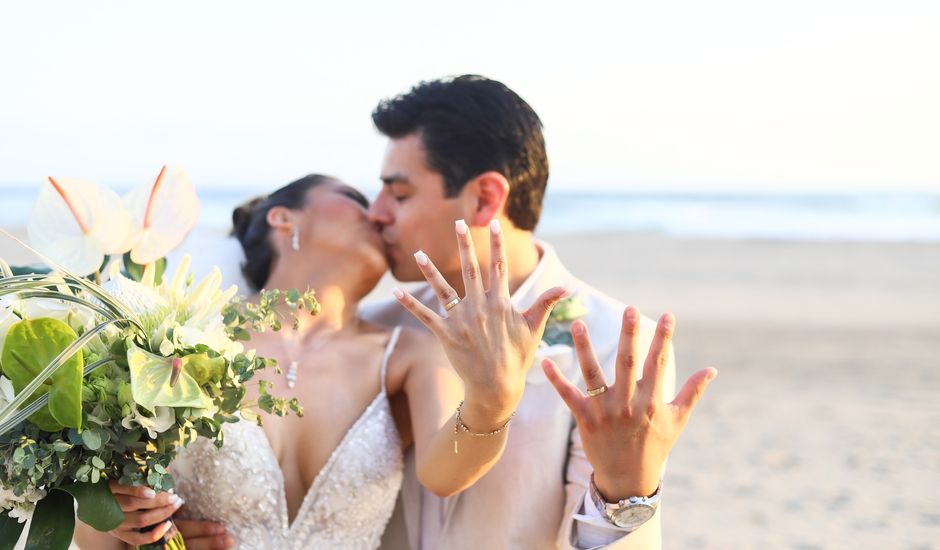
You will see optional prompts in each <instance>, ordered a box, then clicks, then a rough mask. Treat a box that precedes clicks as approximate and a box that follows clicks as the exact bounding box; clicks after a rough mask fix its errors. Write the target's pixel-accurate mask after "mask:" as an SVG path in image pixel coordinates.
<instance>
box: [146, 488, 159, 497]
mask: <svg viewBox="0 0 940 550" xmlns="http://www.w3.org/2000/svg"><path fill="white" fill-rule="evenodd" d="M155 496H157V492H156V491H154V490H153V489H150V488H147V489H144V498H154V497H155Z"/></svg>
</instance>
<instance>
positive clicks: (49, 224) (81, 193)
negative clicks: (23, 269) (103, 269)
mask: <svg viewBox="0 0 940 550" xmlns="http://www.w3.org/2000/svg"><path fill="white" fill-rule="evenodd" d="M48 181H49V185H43V186H42V188H41V189H40V190H39V197H38V198H37V199H36V205H35V206H34V207H33V211H32V213H31V214H30V216H29V223H28V224H27V227H26V228H27V231H28V233H29V240H30V243H31V244H32V246H33V247H34V248H35V249H36V251H37V252H39V253H40V254H42V255H43V256H45V257H47V258H49V259H51V260H53V261H54V262H56V263H58V264H60V265H62V266H63V267H65V268H66V269H68V270H69V271H71V272H73V273H75V274H76V275H82V276H83V275H88V274H89V273H93V272H95V271H96V270H97V269H98V268H99V267H100V266H101V264H102V262H103V261H104V258H105V256H106V255H109V254H121V253H124V252H126V251H127V250H129V249H130V247H131V245H133V243H134V242H136V241H137V238H138V235H139V231H138V230H136V229H135V228H134V225H133V224H132V223H131V217H130V215H129V213H128V212H127V210H126V209H125V208H124V206H123V204H122V202H121V198H120V197H119V196H118V195H117V193H115V192H114V191H112V190H110V189H108V188H106V187H102V186H99V185H97V184H95V183H92V182H89V181H83V180H77V179H71V178H52V177H49V178H48Z"/></svg>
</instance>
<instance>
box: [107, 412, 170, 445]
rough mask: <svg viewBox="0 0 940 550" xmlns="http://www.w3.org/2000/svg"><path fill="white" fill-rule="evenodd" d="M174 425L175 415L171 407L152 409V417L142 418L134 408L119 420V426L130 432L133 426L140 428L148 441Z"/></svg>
mask: <svg viewBox="0 0 940 550" xmlns="http://www.w3.org/2000/svg"><path fill="white" fill-rule="evenodd" d="M175 424H176V414H174V412H173V407H154V415H153V416H152V417H150V416H144V415H142V414H140V410H139V409H138V408H137V407H136V406H132V407H131V414H129V415H127V416H125V417H124V418H123V419H121V426H124V427H125V428H126V429H128V430H131V429H133V428H134V426H135V425H136V426H140V427H141V428H144V429H145V430H147V435H148V436H150V439H156V438H157V434H161V433H163V432H165V431H167V430H169V429H170V428H172V427H173V426H174V425H175Z"/></svg>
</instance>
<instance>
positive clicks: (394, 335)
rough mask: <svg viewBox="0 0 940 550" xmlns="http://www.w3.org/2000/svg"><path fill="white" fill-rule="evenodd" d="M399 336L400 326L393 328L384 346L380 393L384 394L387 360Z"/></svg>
mask: <svg viewBox="0 0 940 550" xmlns="http://www.w3.org/2000/svg"><path fill="white" fill-rule="evenodd" d="M399 336H401V325H399V326H397V327H395V329H394V330H392V336H391V337H390V338H389V339H388V344H385V353H384V354H383V355H382V368H381V373H382V374H381V376H382V393H385V373H386V372H388V358H389V357H391V356H392V351H393V350H394V349H395V344H397V343H398V337H399Z"/></svg>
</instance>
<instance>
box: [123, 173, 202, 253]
mask: <svg viewBox="0 0 940 550" xmlns="http://www.w3.org/2000/svg"><path fill="white" fill-rule="evenodd" d="M124 205H125V207H126V208H127V211H128V212H129V213H130V215H131V217H132V219H133V222H134V224H135V225H136V227H137V228H138V230H139V231H140V233H139V238H138V240H137V242H136V244H134V246H133V248H132V249H131V260H132V261H133V262H134V263H137V264H140V265H146V264H149V263H152V262H155V261H157V260H159V259H160V258H162V257H164V256H166V255H167V254H168V253H169V252H170V251H171V250H173V249H174V248H176V247H177V246H179V244H180V243H181V242H183V239H184V238H185V237H186V234H187V233H189V231H190V230H191V229H192V228H193V226H195V225H196V220H198V219H199V197H198V196H197V195H196V189H195V188H194V187H193V183H192V182H191V181H190V180H189V176H187V175H186V173H185V172H183V170H181V169H179V168H174V169H171V170H167V167H166V166H164V167H163V168H162V169H161V170H160V174H159V175H158V176H157V179H156V181H154V183H153V185H142V186H140V187H138V188H136V189H134V190H133V191H131V192H130V193H128V194H127V195H125V196H124Z"/></svg>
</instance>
